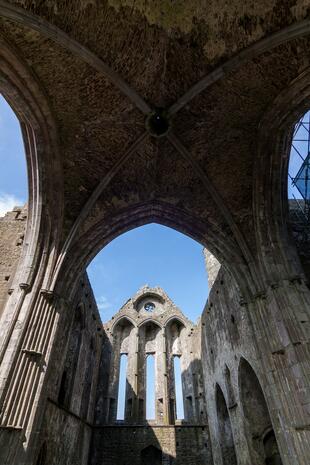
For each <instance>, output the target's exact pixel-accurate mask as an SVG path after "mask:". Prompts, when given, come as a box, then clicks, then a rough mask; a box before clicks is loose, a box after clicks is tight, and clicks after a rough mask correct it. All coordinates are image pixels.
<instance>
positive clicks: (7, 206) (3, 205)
mask: <svg viewBox="0 0 310 465" xmlns="http://www.w3.org/2000/svg"><path fill="white" fill-rule="evenodd" d="M23 203H24V202H23V201H21V200H20V199H18V198H17V197H15V196H14V195H10V194H2V193H0V217H2V216H4V215H5V214H6V213H7V212H9V211H10V210H13V208H14V207H17V206H21V205H23Z"/></svg>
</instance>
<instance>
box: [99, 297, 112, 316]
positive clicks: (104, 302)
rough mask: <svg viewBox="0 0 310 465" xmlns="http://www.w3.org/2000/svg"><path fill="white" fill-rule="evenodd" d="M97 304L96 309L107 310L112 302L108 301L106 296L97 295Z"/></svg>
mask: <svg viewBox="0 0 310 465" xmlns="http://www.w3.org/2000/svg"><path fill="white" fill-rule="evenodd" d="M97 306H98V310H99V311H100V312H101V311H104V310H109V309H110V308H111V307H112V304H111V302H109V301H108V299H107V298H106V297H104V296H103V295H102V296H101V297H99V299H98V301H97Z"/></svg>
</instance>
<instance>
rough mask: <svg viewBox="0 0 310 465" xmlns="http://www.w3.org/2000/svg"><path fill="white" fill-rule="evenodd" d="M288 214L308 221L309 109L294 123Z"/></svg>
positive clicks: (309, 213)
mask: <svg viewBox="0 0 310 465" xmlns="http://www.w3.org/2000/svg"><path fill="white" fill-rule="evenodd" d="M288 178H289V179H288V198H289V207H290V215H291V217H292V218H293V219H294V220H295V221H298V222H300V223H301V224H309V222H310V208H309V207H310V111H307V112H306V113H305V114H304V115H303V116H302V117H301V118H300V120H299V121H298V122H297V123H296V125H295V127H294V131H293V138H292V145H291V151H290V159H289V169H288Z"/></svg>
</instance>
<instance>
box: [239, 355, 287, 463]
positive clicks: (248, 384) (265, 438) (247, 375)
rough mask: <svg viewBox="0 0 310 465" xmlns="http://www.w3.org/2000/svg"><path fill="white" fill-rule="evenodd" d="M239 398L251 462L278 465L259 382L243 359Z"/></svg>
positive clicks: (279, 459)
mask: <svg viewBox="0 0 310 465" xmlns="http://www.w3.org/2000/svg"><path fill="white" fill-rule="evenodd" d="M239 389H240V401H241V407H242V410H243V414H244V421H245V432H246V438H247V442H248V446H249V450H250V455H251V459H252V464H253V465H282V460H281V456H280V451H279V448H278V445H277V441H276V437H275V433H274V429H273V425H272V421H271V418H270V414H269V410H268V406H267V403H266V400H265V395H264V392H263V389H262V387H261V383H260V382H259V380H258V377H257V375H256V373H255V371H254V370H253V368H252V366H251V365H250V364H249V362H248V361H247V360H245V359H244V358H241V360H240V365H239Z"/></svg>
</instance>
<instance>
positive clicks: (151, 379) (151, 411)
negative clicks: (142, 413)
mask: <svg viewBox="0 0 310 465" xmlns="http://www.w3.org/2000/svg"><path fill="white" fill-rule="evenodd" d="M145 384H146V419H147V420H155V419H156V412H155V390H156V387H155V385H156V379H155V357H154V355H153V354H148V355H147V357H146V383H145Z"/></svg>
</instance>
